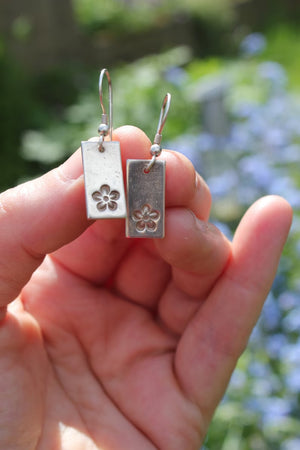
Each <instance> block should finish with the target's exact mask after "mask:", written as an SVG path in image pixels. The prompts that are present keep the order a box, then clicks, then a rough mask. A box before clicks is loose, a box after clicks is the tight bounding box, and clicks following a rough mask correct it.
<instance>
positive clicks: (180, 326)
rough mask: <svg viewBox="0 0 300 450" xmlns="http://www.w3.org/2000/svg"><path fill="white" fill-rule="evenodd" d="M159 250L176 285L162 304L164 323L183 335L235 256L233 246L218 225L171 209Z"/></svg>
mask: <svg viewBox="0 0 300 450" xmlns="http://www.w3.org/2000/svg"><path fill="white" fill-rule="evenodd" d="M156 247H157V249H158V251H159V254H160V255H161V257H162V258H163V259H164V260H165V261H167V262H168V263H169V264H170V265H171V267H172V282H171V283H170V284H169V285H168V286H167V288H166V289H165V291H164V293H163V296H162V298H161V300H160V303H159V317H160V320H161V321H162V322H163V323H164V325H165V326H167V327H168V329H169V330H171V331H172V332H174V333H176V334H181V333H182V332H183V330H184V329H185V327H186V324H187V323H188V321H189V320H190V318H191V316H192V315H193V314H194V313H195V312H196V310H197V309H198V308H199V305H200V304H201V302H202V301H203V300H204V299H205V298H206V296H207V294H208V292H210V290H211V289H212V287H213V286H214V284H215V282H216V280H217V279H218V278H219V277H220V275H221V274H222V272H223V271H224V270H225V268H226V265H227V264H228V261H229V259H230V256H231V244H230V242H229V241H228V240H227V238H226V237H225V236H224V235H223V234H222V233H221V231H219V230H218V229H217V228H216V227H215V226H214V225H212V224H210V223H208V222H204V221H201V220H199V219H198V218H197V217H196V216H195V214H193V212H192V211H190V210H187V209H183V208H171V209H170V210H169V211H168V213H167V217H166V238H165V239H164V240H163V241H158V242H157V243H156Z"/></svg>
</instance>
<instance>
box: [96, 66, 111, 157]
mask: <svg viewBox="0 0 300 450" xmlns="http://www.w3.org/2000/svg"><path fill="white" fill-rule="evenodd" d="M104 75H106V78H107V82H108V106H109V124H108V117H107V113H106V109H105V107H104V103H103V87H102V86H103V78H104ZM99 99H100V105H101V109H102V115H101V123H100V125H99V127H98V133H99V135H100V140H99V150H100V151H101V152H103V151H104V147H103V142H104V137H105V136H106V135H107V133H108V131H109V136H110V140H112V119H113V117H112V87H111V78H110V75H109V72H108V70H107V69H102V70H101V72H100V76H99Z"/></svg>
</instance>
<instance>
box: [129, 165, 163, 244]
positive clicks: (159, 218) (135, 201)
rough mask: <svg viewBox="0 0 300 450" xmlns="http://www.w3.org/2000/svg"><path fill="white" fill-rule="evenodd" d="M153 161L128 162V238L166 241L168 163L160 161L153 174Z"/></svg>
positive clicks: (154, 166) (154, 167)
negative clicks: (151, 165)
mask: <svg viewBox="0 0 300 450" xmlns="http://www.w3.org/2000/svg"><path fill="white" fill-rule="evenodd" d="M148 164H149V160H141V159H129V160H127V219H126V236H127V237H135V238H138V237H141V238H163V237H164V235H165V171H166V162H165V161H158V160H156V162H155V164H154V165H153V167H152V168H151V169H150V171H149V172H147V173H146V172H145V168H146V167H147V165H148Z"/></svg>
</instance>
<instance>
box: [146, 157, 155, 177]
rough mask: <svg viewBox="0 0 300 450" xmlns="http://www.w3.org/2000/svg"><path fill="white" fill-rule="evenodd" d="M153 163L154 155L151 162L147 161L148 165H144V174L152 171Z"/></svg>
mask: <svg viewBox="0 0 300 450" xmlns="http://www.w3.org/2000/svg"><path fill="white" fill-rule="evenodd" d="M155 161H156V155H153V156H152V159H151V161H149V163H148V164H147V165H146V167H145V169H144V172H145V173H149V172H150V170H151V169H152V167H153V166H154V164H155Z"/></svg>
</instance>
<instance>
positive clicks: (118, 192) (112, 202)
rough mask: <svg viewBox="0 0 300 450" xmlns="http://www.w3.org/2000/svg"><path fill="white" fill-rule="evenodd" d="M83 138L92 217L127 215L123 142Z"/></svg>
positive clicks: (82, 148) (85, 177)
mask: <svg viewBox="0 0 300 450" xmlns="http://www.w3.org/2000/svg"><path fill="white" fill-rule="evenodd" d="M103 147H104V151H103V152H100V151H99V143H98V142H97V141H84V142H81V150H82V161H83V173H84V183H85V198H86V210H87V217H88V218H89V219H113V218H120V217H126V200H125V191H124V181H123V171H122V162H121V152H120V144H119V142H117V141H116V142H114V141H108V142H104V143H103Z"/></svg>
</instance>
